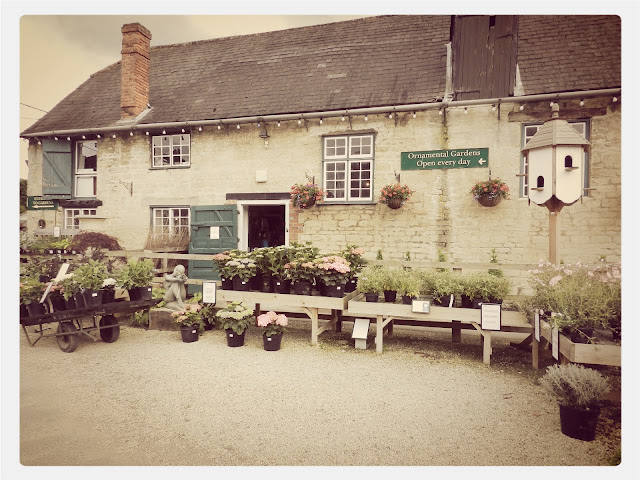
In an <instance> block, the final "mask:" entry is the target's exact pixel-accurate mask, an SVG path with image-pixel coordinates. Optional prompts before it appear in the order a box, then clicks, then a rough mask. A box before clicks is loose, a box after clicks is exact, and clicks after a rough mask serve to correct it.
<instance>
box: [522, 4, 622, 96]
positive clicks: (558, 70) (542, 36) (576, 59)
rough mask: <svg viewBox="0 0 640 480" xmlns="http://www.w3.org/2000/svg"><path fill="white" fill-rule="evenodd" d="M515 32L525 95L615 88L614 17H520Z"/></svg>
mask: <svg viewBox="0 0 640 480" xmlns="http://www.w3.org/2000/svg"><path fill="white" fill-rule="evenodd" d="M518 29H519V31H518V66H519V68H520V76H521V78H522V86H523V87H524V93H525V95H534V94H537V93H555V92H564V91H578V90H595V89H601V88H611V87H620V85H621V67H620V65H621V40H620V17H618V16H615V15H580V16H577V15H575V16H562V15H523V16H520V18H519V27H518Z"/></svg>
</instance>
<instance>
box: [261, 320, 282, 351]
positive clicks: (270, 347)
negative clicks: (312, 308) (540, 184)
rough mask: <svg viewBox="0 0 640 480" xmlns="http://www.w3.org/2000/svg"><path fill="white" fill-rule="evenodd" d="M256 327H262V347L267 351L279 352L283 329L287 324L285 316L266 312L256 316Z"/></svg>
mask: <svg viewBox="0 0 640 480" xmlns="http://www.w3.org/2000/svg"><path fill="white" fill-rule="evenodd" d="M257 320H258V326H259V327H264V329H265V330H264V333H263V334H262V343H263V347H264V349H265V350H267V351H276V350H280V346H281V344H282V334H283V333H284V331H285V329H284V327H286V326H287V324H288V319H287V316H286V315H284V314H280V315H278V314H276V312H267V313H263V314H262V315H258V318H257Z"/></svg>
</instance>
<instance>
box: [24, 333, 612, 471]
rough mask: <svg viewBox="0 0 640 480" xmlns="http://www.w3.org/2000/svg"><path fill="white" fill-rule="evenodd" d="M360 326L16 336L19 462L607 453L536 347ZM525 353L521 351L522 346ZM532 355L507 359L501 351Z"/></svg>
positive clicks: (553, 461)
mask: <svg viewBox="0 0 640 480" xmlns="http://www.w3.org/2000/svg"><path fill="white" fill-rule="evenodd" d="M350 330H351V327H350V326H349V324H345V326H344V332H343V333H341V334H340V333H335V332H327V333H323V334H322V335H321V337H320V340H321V344H320V345H319V346H317V347H312V346H310V345H309V338H310V324H309V322H305V321H302V320H293V321H292V322H291V326H290V327H289V331H288V332H287V333H286V334H285V337H284V340H283V346H282V349H281V350H280V351H278V352H266V351H264V350H263V349H262V338H261V335H260V334H261V332H260V331H259V330H258V329H257V328H255V327H253V328H252V329H250V331H249V332H248V333H247V342H246V344H245V346H244V347H240V348H229V347H227V346H226V341H225V337H224V332H222V331H220V330H210V331H206V332H204V334H203V335H202V336H201V337H200V339H199V341H197V342H194V343H183V342H182V341H181V339H180V333H179V332H166V331H152V330H148V331H147V330H144V329H141V328H134V327H123V328H122V331H121V334H120V339H119V340H118V341H117V342H115V343H112V344H105V343H103V342H95V343H93V342H92V341H91V340H88V339H83V340H81V342H80V346H79V347H78V349H77V350H76V351H75V352H74V353H71V354H67V353H63V352H62V351H61V350H59V348H58V346H57V343H56V341H55V339H52V338H51V339H43V340H41V341H40V342H39V343H38V344H37V345H36V346H35V347H33V348H32V347H29V346H28V344H27V342H26V340H25V338H24V335H22V336H21V346H20V370H21V376H20V404H21V412H20V422H21V425H20V458H21V463H22V464H23V465H158V466H161V465H216V466H225V465H245V466H263V465H281V466H286V465H298V466H325V465H326V466H331V465H341V466H348V465H360V466H367V465H371V466H376V465H388V466H400V465H415V466H440V465H458V466H462V465H606V464H607V458H608V456H610V455H611V445H610V440H611V439H607V438H606V437H604V436H603V435H602V434H599V435H598V436H597V437H596V440H595V441H593V442H582V441H579V440H574V439H571V438H569V437H566V436H564V435H563V434H562V433H561V432H560V421H559V416H558V407H557V405H556V404H555V402H553V401H552V400H550V399H548V398H547V397H545V396H544V395H543V393H542V391H541V389H540V388H539V387H538V386H536V385H535V375H536V374H535V372H533V371H532V370H531V367H530V366H529V356H530V354H528V353H527V352H521V351H516V350H515V349H513V348H510V347H509V346H508V343H507V341H506V340H503V341H502V342H501V341H500V339H497V340H496V341H494V357H493V359H492V366H490V367H488V366H485V365H483V364H482V353H481V347H480V343H479V340H478V339H477V338H476V337H473V336H471V335H467V334H465V335H463V342H462V344H452V343H451V342H450V333H449V334H437V333H430V332H427V333H423V331H420V332H415V331H408V330H404V329H402V328H401V327H396V328H395V329H394V338H392V339H389V341H387V340H385V353H384V354H382V355H378V354H376V353H375V347H374V346H371V347H370V348H369V350H366V351H364V350H355V349H354V348H353V343H352V341H351V340H349V338H350ZM514 352H515V353H514ZM514 355H515V356H516V357H522V360H521V362H519V363H518V362H516V363H515V364H513V363H511V364H509V365H507V364H505V365H502V363H501V361H500V358H501V356H504V357H505V358H506V356H514Z"/></svg>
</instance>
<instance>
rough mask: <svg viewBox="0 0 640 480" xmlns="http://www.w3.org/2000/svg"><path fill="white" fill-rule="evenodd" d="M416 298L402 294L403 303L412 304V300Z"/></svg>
mask: <svg viewBox="0 0 640 480" xmlns="http://www.w3.org/2000/svg"><path fill="white" fill-rule="evenodd" d="M413 300H415V297H411V296H409V295H402V304H403V305H411V302H413Z"/></svg>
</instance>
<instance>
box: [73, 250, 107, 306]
mask: <svg viewBox="0 0 640 480" xmlns="http://www.w3.org/2000/svg"><path fill="white" fill-rule="evenodd" d="M73 275H74V277H75V279H76V282H78V284H79V285H80V288H81V289H82V295H83V296H84V303H85V305H86V306H94V305H100V304H101V303H102V290H101V288H102V283H103V282H104V281H105V279H106V278H107V276H108V273H107V266H106V265H104V264H103V263H100V262H98V261H97V260H89V262H88V263H85V264H83V265H80V266H79V267H78V268H76V269H75V271H74V272H73Z"/></svg>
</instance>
